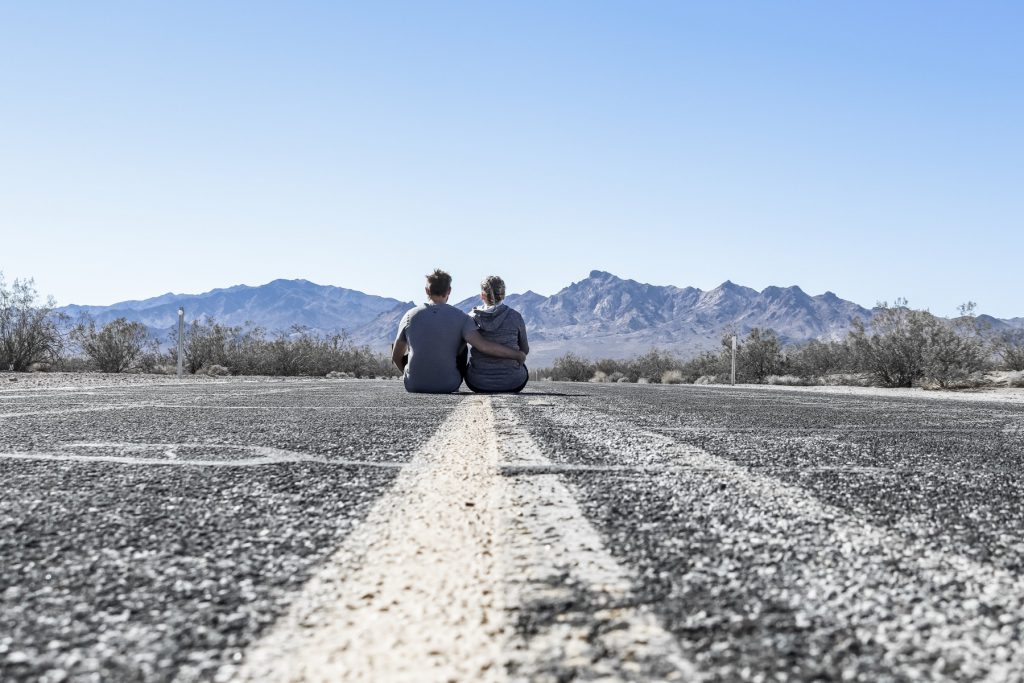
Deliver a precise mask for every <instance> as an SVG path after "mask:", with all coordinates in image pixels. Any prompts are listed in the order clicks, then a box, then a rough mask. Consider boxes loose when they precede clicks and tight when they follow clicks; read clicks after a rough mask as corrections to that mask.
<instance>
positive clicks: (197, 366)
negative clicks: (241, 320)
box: [170, 318, 398, 377]
mask: <svg viewBox="0 0 1024 683" xmlns="http://www.w3.org/2000/svg"><path fill="white" fill-rule="evenodd" d="M176 349H177V334H176V333H174V334H172V335H171V352H170V354H171V359H170V360H171V362H172V363H177V355H176V353H177V352H176ZM184 365H185V368H186V369H187V370H188V371H189V372H190V373H202V374H232V375H272V376H308V377H323V376H326V375H328V374H331V373H336V374H335V375H334V376H336V377H337V376H339V375H341V374H347V375H349V376H352V377H394V376H397V375H398V370H397V368H395V367H394V365H393V364H392V363H391V361H390V359H388V358H386V357H385V356H382V355H380V354H376V353H374V352H373V351H372V350H371V349H370V348H369V347H361V346H355V345H354V344H352V343H351V342H350V341H349V339H348V337H347V336H345V335H343V334H336V335H331V336H328V337H320V336H318V335H316V334H314V333H313V332H311V331H310V330H308V329H306V328H304V327H299V326H296V327H293V328H291V329H290V330H288V331H287V332H282V333H279V334H277V335H275V336H273V337H270V338H268V337H267V334H266V332H265V331H264V330H263V329H261V328H258V327H256V328H248V329H247V328H242V327H232V326H226V325H221V324H220V323H218V322H216V321H215V320H213V319H210V318H207V319H206V320H203V321H199V320H196V321H193V322H192V324H191V325H189V326H188V327H187V328H186V331H185V341H184Z"/></svg>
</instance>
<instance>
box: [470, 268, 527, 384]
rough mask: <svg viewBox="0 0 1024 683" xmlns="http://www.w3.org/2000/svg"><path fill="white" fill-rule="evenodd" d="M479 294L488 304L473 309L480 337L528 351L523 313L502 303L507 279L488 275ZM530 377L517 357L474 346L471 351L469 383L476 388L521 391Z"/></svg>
mask: <svg viewBox="0 0 1024 683" xmlns="http://www.w3.org/2000/svg"><path fill="white" fill-rule="evenodd" d="M480 297H481V299H483V302H484V304H485V305H484V306H478V307H477V308H474V309H473V312H472V314H471V315H472V317H473V321H474V322H475V323H476V327H477V329H478V330H479V331H480V334H481V336H483V338H484V339H486V340H488V341H491V342H495V343H497V344H501V345H502V346H504V347H506V348H509V349H515V350H518V351H522V352H523V353H529V352H530V346H529V342H528V341H527V338H526V323H525V322H523V316H522V315H520V314H519V311H517V310H515V309H514V308H509V307H508V306H507V305H505V304H504V303H502V299H504V298H505V283H504V281H503V280H502V279H501V278H499V277H497V276H495V275H492V276H490V277H487V278H485V279H484V281H483V283H481V292H480ZM529 377H530V373H529V371H528V370H527V369H526V366H525V365H523V364H522V363H520V362H518V361H516V360H511V359H507V358H496V357H495V356H489V355H487V354H483V353H480V352H479V351H476V350H475V349H471V350H470V352H469V362H468V364H467V367H466V385H467V386H469V388H470V389H472V390H473V391H478V392H501V391H520V390H521V389H522V388H523V387H525V386H526V382H527V381H528V380H529Z"/></svg>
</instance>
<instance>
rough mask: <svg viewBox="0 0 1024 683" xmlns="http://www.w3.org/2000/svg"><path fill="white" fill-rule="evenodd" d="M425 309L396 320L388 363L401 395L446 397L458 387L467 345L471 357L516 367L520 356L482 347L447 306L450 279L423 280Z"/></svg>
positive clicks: (436, 275)
mask: <svg viewBox="0 0 1024 683" xmlns="http://www.w3.org/2000/svg"><path fill="white" fill-rule="evenodd" d="M426 292H427V298H428V301H427V303H424V304H420V305H419V306H417V307H416V308H414V309H412V310H411V311H409V312H408V313H406V314H405V316H404V317H403V318H402V322H401V324H400V325H399V326H398V336H397V337H396V338H395V346H394V349H393V351H392V354H391V357H392V360H394V362H395V365H397V366H398V369H399V370H401V371H402V372H403V373H404V377H403V379H404V381H405V390H406V391H410V392H414V393H423V394H450V393H452V392H453V391H458V390H459V387H460V386H462V376H463V373H464V372H465V367H464V366H463V367H460V364H459V362H458V360H457V359H459V358H460V357H464V354H463V353H462V352H463V349H464V348H465V345H466V344H467V343H468V344H469V345H470V346H472V347H473V350H474V351H479V352H481V353H484V354H487V355H489V356H495V357H497V358H511V359H513V360H517V361H519V362H520V363H523V362H525V361H526V354H525V353H523V352H522V351H519V350H517V349H516V350H514V349H511V348H509V347H507V346H503V345H501V344H498V343H496V342H491V341H487V340H486V339H484V338H483V335H481V334H480V332H479V331H478V330H477V328H476V323H474V322H473V319H472V318H470V317H469V316H468V315H466V314H465V313H463V312H462V311H460V310H459V309H457V308H455V307H454V306H449V305H448V297H449V296H451V293H452V276H451V275H449V274H448V273H446V272H444V271H443V270H435V271H434V272H433V273H431V274H430V275H428V276H427V288H426Z"/></svg>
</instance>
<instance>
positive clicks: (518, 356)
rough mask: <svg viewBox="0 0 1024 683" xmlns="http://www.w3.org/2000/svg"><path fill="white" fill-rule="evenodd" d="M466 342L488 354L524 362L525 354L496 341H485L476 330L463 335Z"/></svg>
mask: <svg viewBox="0 0 1024 683" xmlns="http://www.w3.org/2000/svg"><path fill="white" fill-rule="evenodd" d="M464 339H465V340H466V343H467V344H469V345H470V346H472V347H473V348H474V349H476V350H477V351H481V352H483V353H486V354H487V355H488V356H494V357H495V358H511V359H512V360H517V361H519V362H520V363H525V362H526V354H525V353H523V352H522V351H517V350H516V349H510V348H509V347H507V346H502V345H501V344H498V343H497V342H492V341H487V340H486V339H484V336H483V335H482V334H480V332H478V331H477V330H473V331H472V332H470V333H468V334H466V335H464Z"/></svg>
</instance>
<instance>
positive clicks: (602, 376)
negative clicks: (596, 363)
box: [590, 370, 608, 383]
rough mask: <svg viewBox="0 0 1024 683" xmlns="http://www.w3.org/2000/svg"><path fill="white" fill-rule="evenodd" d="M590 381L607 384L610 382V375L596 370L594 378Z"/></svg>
mask: <svg viewBox="0 0 1024 683" xmlns="http://www.w3.org/2000/svg"><path fill="white" fill-rule="evenodd" d="M590 381H591V382H597V383H602V382H607V381H608V374H607V373H605V372H602V371H601V370H595V371H594V376H593V377H591V378H590Z"/></svg>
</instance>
